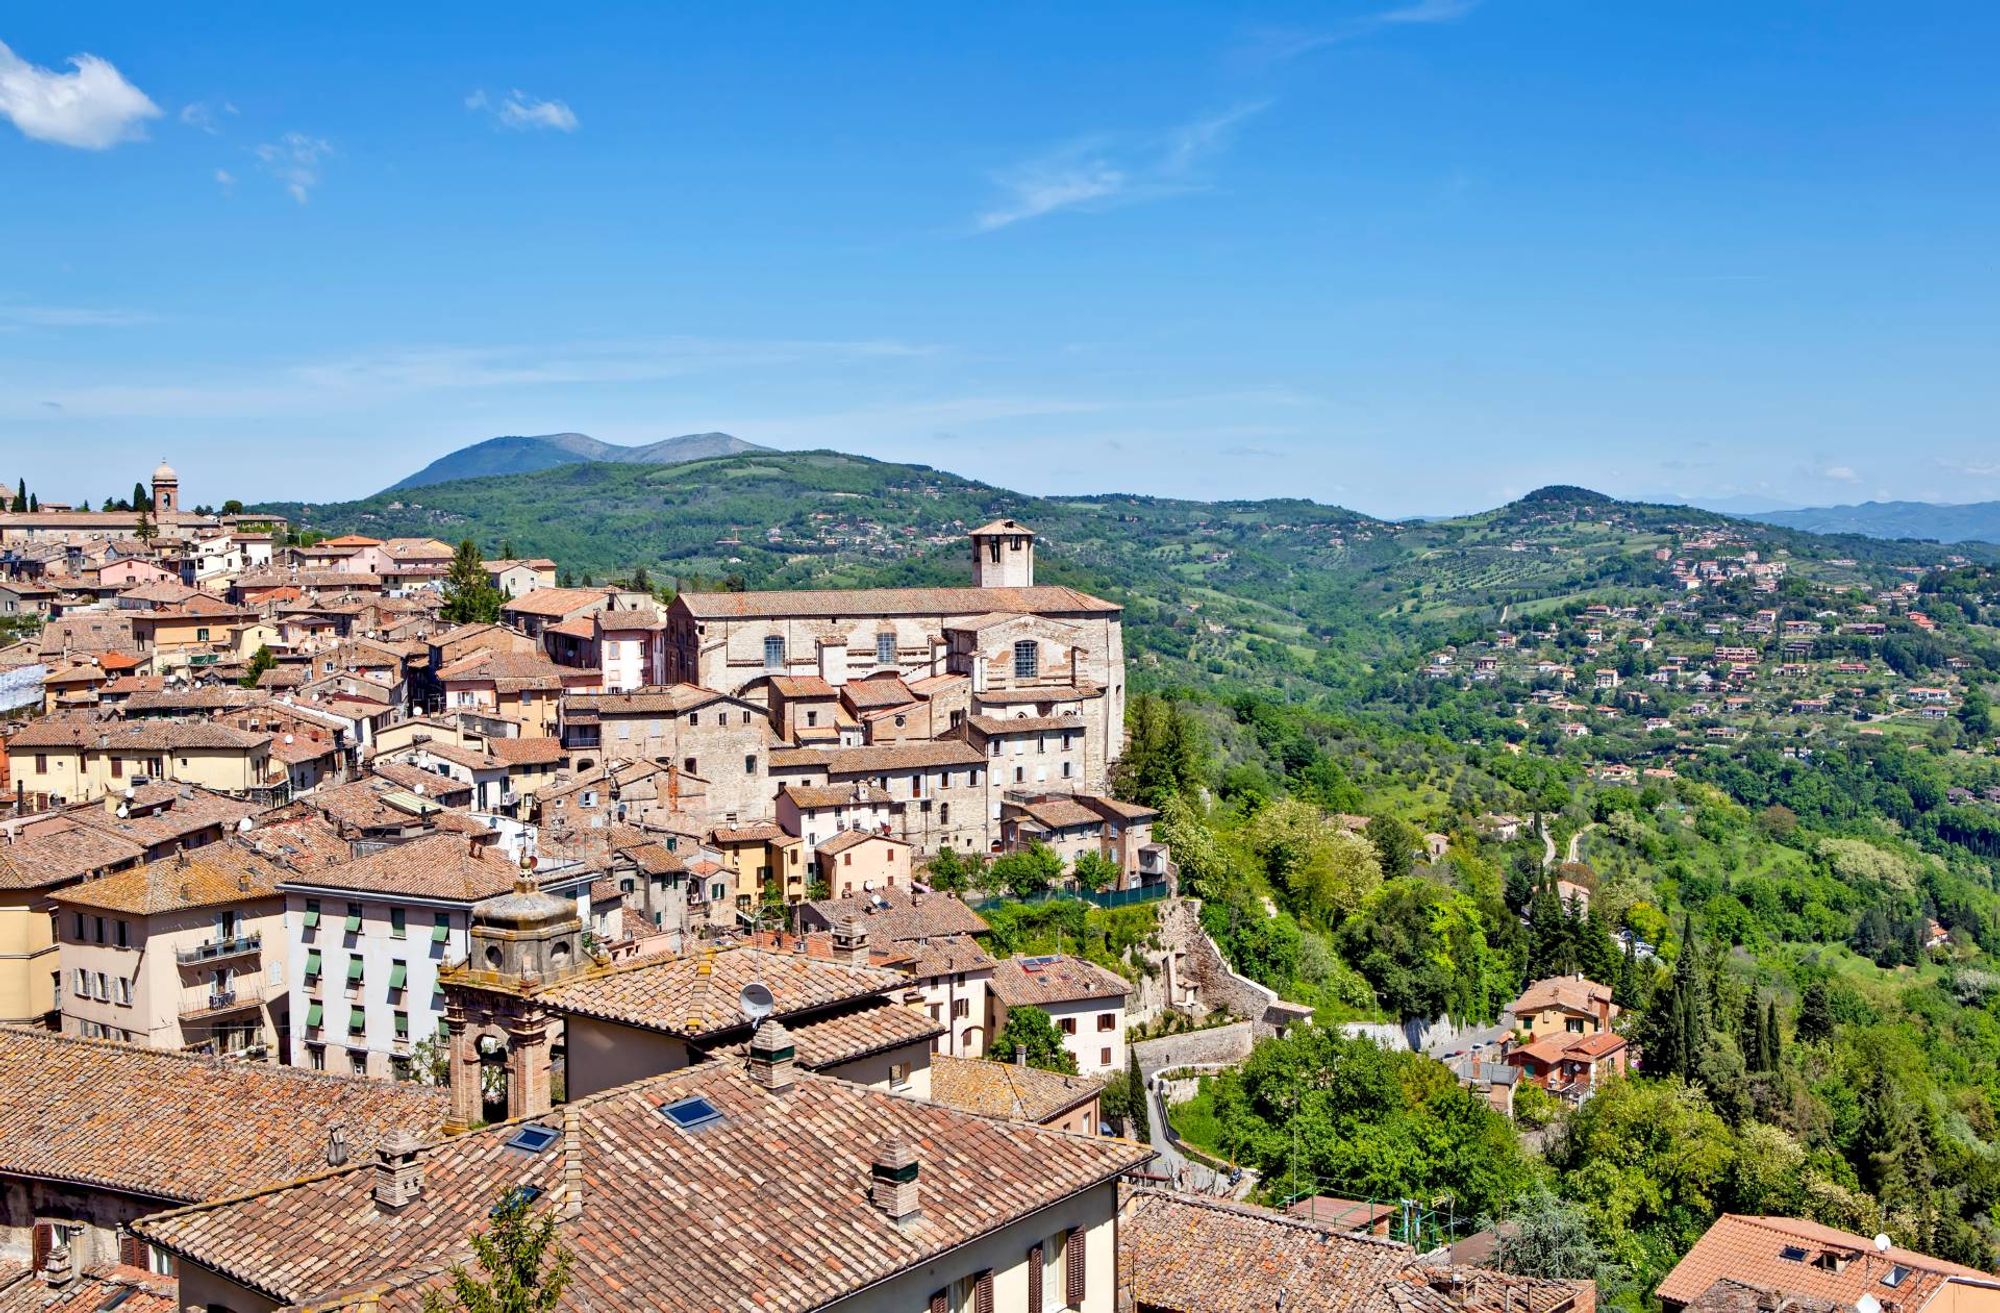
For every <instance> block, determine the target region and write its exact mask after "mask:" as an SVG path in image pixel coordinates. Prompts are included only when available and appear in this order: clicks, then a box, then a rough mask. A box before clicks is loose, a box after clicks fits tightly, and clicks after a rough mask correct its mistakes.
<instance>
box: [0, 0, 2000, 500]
mask: <svg viewBox="0 0 2000 1313" xmlns="http://www.w3.org/2000/svg"><path fill="white" fill-rule="evenodd" d="M1996 45H2000V7H1996V6H1993V5H1991V4H1990V3H1959V2H1956V0H1937V2H1936V3H1926V4H1923V5H1891V4H1882V3H1879V0H1869V2H1867V3H1841V2H1840V0H1758V3H1755V4H1747V5H1746V4H1743V3H1741V0H1721V2H1712V0H1671V2H1668V0H1658V2H1646V0H1629V2H1626V0H1621V2H1618V3H1611V2H1609V0H1386V2H1385V3H1348V2H1346V0H1336V2H1329V3H1318V4H1302V5H1296V6H1282V5H1261V4H1249V3H1228V4H1225V3H1202V4H1186V5H1178V4H1165V3H1151V4H1134V5H1119V4H1113V3H1100V4H1091V5H1074V4H1054V3H1050V4H1038V3H1020V4H1009V5H989V6H953V5H900V6H887V5H879V4H870V3H865V2H861V0H855V2H851V3H844V4H840V5H806V4H780V3H772V4H767V5H754V6H750V5H744V6H730V5H700V6H696V5H666V4H657V3H645V4H576V5H569V6H549V5H546V4H535V5H510V4H506V3H489V4H480V5H472V4H448V5H447V4H438V5H408V4H398V5H387V4H371V3H363V2H356V3H350V4H346V5H341V6H268V5H256V4H248V3H214V4H208V5H202V6H181V5H159V4H151V3H149V4H143V5H142V4H99V3H90V2H89V0H76V2H75V3H66V4H60V5H33V6H30V5H16V6H8V7H6V8H4V9H0V478H4V479H5V480H6V482H7V483H8V484H9V485H10V486H11V485H12V483H13V481H14V479H15V478H16V477H26V478H27V480H28V481H29V483H30V485H31V486H32V487H33V488H34V489H36V490H37V492H38V493H39V494H41V495H44V496H46V497H48V498H49V499H51V500H67V501H74V500H77V499H79V498H83V497H90V498H93V499H98V498H102V497H104V496H106V495H110V494H119V495H122V494H124V493H126V492H128V491H129V489H130V487H131V485H132V482H133V481H134V480H135V479H137V478H140V477H143V476H144V475H145V474H146V473H147V472H148V471H150V469H151V468H152V466H153V464H154V463H156V462H157V461H158V460H159V459H160V458H161V457H163V456H164V457H167V458H168V459H170V460H171V461H172V462H173V463H174V464H175V465H176V466H177V467H178V469H179V470H180V473H181V478H182V488H183V491H184V496H185V497H186V499H187V501H188V503H189V504H190V505H193V504H197V503H200V502H204V501H206V502H211V503H219V502H220V501H222V500H223V499H224V498H227V497H232V496H233V497H239V498H242V499H244V500H246V501H249V500H256V499H263V498H274V499H276V498H283V499H300V500H307V501H328V500H335V499H342V498H348V497H354V496H361V495H365V494H367V493H370V492H373V491H375V490H376V489H379V488H381V487H383V486H385V485H387V484H389V483H391V482H393V481H394V480H396V479H397V478H400V477H401V476H403V475H404V474H407V473H409V472H411V471H412V470H415V469H417V468H419V467H420V466H422V465H424V464H425V463H427V462H428V461H430V460H432V459H434V458H435V457H437V456H439V455H442V454H444V453H445V452H447V451H449V450H451V449H453V448H455V447H459V446H462V445H465V444H468V443H471V442H476V441H480V440H482V439H485V438H489V437H493V436H496V435H500V434H516V433H547V432H557V431H565V430H568V431H578V432H584V433H589V434H591V435H592V436H595V437H598V438H602V439H605V440H607V441H613V442H627V443H638V442H648V441H653V440H656V439H659V438H663V437H668V436H672V435H674V434H679V433H689V432H701V431H708V430H723V431H726V432H729V433H733V434H736V435H737V436H739V437H742V438H746V439H749V440H750V441H753V442H759V443H764V444H767V445H771V446H777V447H786V448H813V447H832V448H837V449H841V450H845V451H852V452H858V453H861V454H864V455H869V456H875V457H879V458H883V459H892V460H910V461H917V462H921V463H925V464H930V465H935V466H939V467H942V468H945V469H949V470H953V471H956V472H958V473H961V474H965V475H969V476H972V477H975V478H980V479H985V480H988V481H990V482H993V483H997V484H1001V485H1004V486H1007V487H1011V488H1016V489H1020V490H1022V491H1026V492H1031V493H1041V494H1049V493H1065V492H1078V493H1081V492H1110V491H1120V492H1141V493H1151V494H1157V495H1161V496H1177V497H1200V498H1224V497H1227V498H1251V497H1269V496H1304V497H1310V498H1313V499H1315V500H1319V501H1325V502H1336V503H1339V504H1342V505H1346V506H1351V507H1354V508H1356V509H1359V510H1362V511H1366V512H1370V513H1374V514H1378V515H1396V516H1401V515H1414V514H1444V513H1452V512H1459V511H1467V510H1473V509H1480V508H1484V507H1489V506H1492V505H1496V504H1498V503H1500V502H1502V501H1505V500H1507V499H1509V498H1512V497H1515V496H1518V495H1520V494H1522V493H1524V492H1527V491H1529V490H1531V489H1533V488H1536V487H1539V486H1542V485H1544V484H1549V483H1574V484H1582V485H1585V486H1589V487H1593V488H1596V489H1599V490H1601V491H1605V492H1609V493H1612V494H1615V495H1621V496H1645V497H1672V498H1675V499H1690V500H1699V501H1702V502H1705V503H1707V504H1713V505H1719V506H1721V507H1722V508H1724V509H1752V508H1755V507H1766V506H1779V505H1820V504H1827V503H1834V502H1852V501H1859V500H1865V499H1870V498H1897V497H1907V498H1916V499H1923V500H1939V501H1974V500H1982V499H1987V498H2000V446H1996V443H1995V441H1994V439H1995V436H1996V435H1995V424H1996V416H2000V404H1996V403H2000V359H1996V356H2000V295H1996V293H2000V268H1997V267H1996V265H1997V264H2000V243H1996V242H1995V240H1994V238H1995V234H1996V231H2000V225H1996V219H2000V152H1996V149H1995V147H1996V144H2000V79H1995V78H1994V77H1993V76H1992V64H1991V52H1992V51H1993V50H1994V49H1995V48H1996Z"/></svg>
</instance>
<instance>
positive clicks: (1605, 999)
mask: <svg viewBox="0 0 2000 1313" xmlns="http://www.w3.org/2000/svg"><path fill="white" fill-rule="evenodd" d="M1610 1001H1611V986H1609V985H1600V984H1598V983H1597V982H1596V981H1594V980H1585V979H1583V978H1582V977H1581V976H1551V977H1549V978H1548V979H1547V980H1537V981H1535V982H1534V983H1533V984H1531V985H1529V986H1528V987H1527V988H1526V989H1524V990H1522V991H1521V997H1519V998H1517V999H1515V1000H1514V1008H1513V1011H1514V1015H1515V1016H1517V1017H1519V1016H1523V1015H1525V1014H1527V1013H1530V1012H1540V1011H1541V1010H1542V1009H1544V1008H1551V1007H1560V1008H1568V1009H1570V1010H1571V1011H1574V1012H1595V1011H1596V1010H1597V1007H1598V1005H1600V1004H1603V1003H1609V1002H1610Z"/></svg>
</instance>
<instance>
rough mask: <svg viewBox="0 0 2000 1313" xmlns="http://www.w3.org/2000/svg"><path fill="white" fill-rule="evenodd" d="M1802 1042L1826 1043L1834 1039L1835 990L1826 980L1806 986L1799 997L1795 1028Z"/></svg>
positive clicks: (1816, 981)
mask: <svg viewBox="0 0 2000 1313" xmlns="http://www.w3.org/2000/svg"><path fill="white" fill-rule="evenodd" d="M1793 1029H1794V1033H1795V1034H1797V1036H1798V1039H1799V1042H1800V1043H1801V1044H1825V1043H1829V1042H1831V1041H1832V1039H1833V990H1832V988H1831V987H1829V986H1828V985H1827V983H1826V981H1824V980H1815V981H1813V982H1812V983H1811V984H1810V985H1807V986H1806V992H1805V993H1804V995H1802V996H1801V997H1800V999H1799V1021H1798V1025H1797V1026H1796V1027H1794V1028H1793Z"/></svg>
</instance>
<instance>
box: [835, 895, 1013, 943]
mask: <svg viewBox="0 0 2000 1313" xmlns="http://www.w3.org/2000/svg"><path fill="white" fill-rule="evenodd" d="M806 906H807V907H809V908H810V909H811V911H812V915H813V916H814V917H815V918H816V919H817V920H818V921H819V923H820V924H822V925H824V926H826V927H827V928H828V929H831V928H833V927H834V926H837V925H839V924H840V923H841V921H842V919H843V918H847V917H852V918H853V919H854V922H855V924H857V925H859V926H860V927H861V928H862V929H863V930H866V931H867V932H868V938H869V942H871V943H878V944H879V943H883V942H885V941H891V940H903V939H935V938H942V937H944V936H946V935H977V934H984V933H985V931H986V922H985V921H984V920H983V919H982V918H981V917H980V915H979V913H977V912H975V911H973V910H972V909H971V908H969V907H967V906H966V905H965V904H964V903H962V902H960V901H959V900H958V899H956V898H954V897H952V896H951V895H950V894H919V893H916V892H915V891H913V890H909V889H902V888H897V887H895V886H893V885H892V886H890V887H889V888H887V889H878V890H875V891H874V892H872V893H869V894H864V895H857V896H855V897H853V898H821V899H818V900H816V901H814V902H811V903H808V904H806Z"/></svg>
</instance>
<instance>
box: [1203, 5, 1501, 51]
mask: <svg viewBox="0 0 2000 1313" xmlns="http://www.w3.org/2000/svg"><path fill="white" fill-rule="evenodd" d="M1481 2H1482V0H1413V2H1412V3H1410V4H1405V5H1398V6H1396V7H1394V8H1390V9H1381V10H1377V11H1376V12H1374V13H1372V14H1362V15H1360V16H1359V17H1356V18H1350V19H1347V20H1346V21H1344V22H1341V23H1336V24H1334V25H1333V26H1331V27H1321V28H1295V27H1282V28H1281V27H1267V28H1260V29H1258V30H1256V31H1254V32H1252V33H1250V35H1249V37H1248V38H1247V39H1246V40H1245V41H1244V42H1243V43H1242V45H1241V46H1240V47H1239V48H1238V50H1237V52H1236V57H1237V59H1238V61H1239V62H1241V63H1245V64H1248V65H1251V66H1253V67H1266V66H1269V65H1272V64H1284V63H1289V62H1290V61H1292V60H1294V59H1298V58H1300V57H1301V56H1304V55H1309V54H1311V53H1313V52H1314V51H1315V50H1324V49H1326V48H1327V47H1328V46H1338V45H1344V44H1346V43H1347V42H1349V41H1356V40H1359V39H1360V38H1362V37H1365V36H1368V35H1370V34H1371V33H1375V32H1380V31H1383V30H1384V29H1386V28H1394V27H1424V26H1428V25H1433V24H1438V23H1455V22H1457V21H1458V20H1459V19H1461V18H1464V17H1465V16H1466V15H1467V14H1470V13H1471V12H1472V11H1473V10H1475V9H1477V8H1478V7H1479V6H1480V4H1481Z"/></svg>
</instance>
